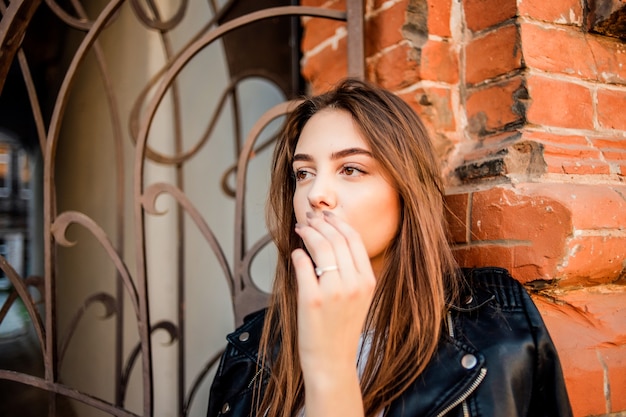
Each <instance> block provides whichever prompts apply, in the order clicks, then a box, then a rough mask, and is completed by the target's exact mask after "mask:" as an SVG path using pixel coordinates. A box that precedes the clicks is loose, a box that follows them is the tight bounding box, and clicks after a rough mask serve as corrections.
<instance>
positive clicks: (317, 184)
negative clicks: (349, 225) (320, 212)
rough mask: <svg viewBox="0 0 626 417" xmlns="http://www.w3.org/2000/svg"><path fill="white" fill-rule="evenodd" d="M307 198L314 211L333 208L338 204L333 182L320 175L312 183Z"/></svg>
mask: <svg viewBox="0 0 626 417" xmlns="http://www.w3.org/2000/svg"><path fill="white" fill-rule="evenodd" d="M307 198H308V199H309V204H310V205H311V208H313V209H328V208H333V207H335V205H336V204H337V196H336V193H335V189H334V187H333V184H332V180H330V179H329V178H325V177H324V176H322V175H318V176H316V177H315V179H314V180H313V181H312V183H311V188H310V189H309V193H308V196H307Z"/></svg>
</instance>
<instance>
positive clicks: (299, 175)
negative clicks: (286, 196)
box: [294, 169, 309, 181]
mask: <svg viewBox="0 0 626 417" xmlns="http://www.w3.org/2000/svg"><path fill="white" fill-rule="evenodd" d="M308 176H309V172H308V171H306V170H304V169H297V170H296V172H294V177H295V178H296V181H302V180H305V179H307V177H308Z"/></svg>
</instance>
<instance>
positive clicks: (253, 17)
mask: <svg viewBox="0 0 626 417" xmlns="http://www.w3.org/2000/svg"><path fill="white" fill-rule="evenodd" d="M292 15H300V16H315V17H326V18H331V19H337V20H345V17H346V13H345V12H341V11H336V10H328V9H322V8H318V7H302V6H284V7H275V8H270V9H266V10H261V11H257V12H253V13H250V14H248V15H245V16H241V17H239V18H236V19H233V20H231V21H229V22H226V23H225V24H223V25H221V26H219V27H217V28H216V29H215V30H213V31H211V32H209V33H206V34H204V35H203V36H201V37H200V38H199V39H198V40H197V41H195V42H194V43H193V44H191V45H190V46H189V47H188V48H187V49H185V50H184V51H183V52H182V53H181V54H180V55H179V56H178V57H177V59H176V60H175V61H174V62H172V64H171V66H170V67H169V68H168V69H167V71H166V73H165V74H164V75H163V78H162V80H161V83H160V85H159V86H158V87H157V89H156V91H155V93H154V95H153V97H152V99H151V100H150V102H149V103H148V106H147V109H146V112H145V116H144V120H143V123H141V125H140V127H139V131H138V135H137V146H136V149H137V152H136V154H135V163H134V167H135V172H134V189H135V192H134V193H135V201H139V198H138V197H140V196H141V195H142V193H143V179H142V178H143V176H142V173H143V165H144V158H143V155H144V152H145V148H146V143H147V137H148V132H149V129H150V126H151V124H152V120H153V119H154V116H155V114H156V110H157V108H158V106H159V104H160V102H161V101H162V99H163V97H164V95H165V92H166V91H167V89H168V88H169V85H170V83H171V82H172V80H173V79H174V78H175V77H176V76H177V75H178V74H179V73H180V71H181V70H182V68H183V67H184V66H185V65H186V64H187V63H188V62H189V61H190V60H191V58H193V57H194V56H195V55H196V54H197V53H198V52H199V51H200V50H202V49H204V47H206V46H207V45H209V44H210V43H211V42H213V41H214V40H216V39H218V38H219V37H221V36H222V35H224V34H225V33H227V32H229V31H231V30H234V29H236V28H237V27H240V26H243V25H246V24H249V23H252V22H255V21H259V20H263V19H269V18H272V17H277V16H292ZM144 216H145V214H144V212H143V210H142V207H141V203H139V204H136V205H135V219H136V228H137V236H138V239H137V252H136V253H137V255H138V257H139V258H138V259H137V264H138V265H141V266H142V267H141V269H140V270H139V273H140V274H141V276H139V277H138V279H139V281H140V282H147V281H146V279H145V253H144V251H145V241H144V237H143V235H142V230H143V227H144V226H143V225H144V223H145V217H144ZM236 221H239V219H236ZM235 227H236V229H235V230H242V229H241V223H239V224H236V226H235ZM237 240H238V241H237V242H236V245H235V258H234V259H235V265H237V263H238V262H239V261H240V260H241V259H242V258H243V254H242V251H243V248H242V247H241V246H240V243H241V239H237ZM236 268H237V269H239V271H238V272H241V270H240V267H237V266H236ZM235 276H236V277H238V278H239V277H242V275H239V274H235ZM236 287H237V286H235V288H236ZM146 292H147V289H146ZM243 294H244V296H251V297H253V298H254V300H250V301H254V304H255V305H256V304H259V299H262V300H263V301H264V296H263V295H262V294H261V293H260V292H256V293H251V292H250V291H247V292H245V293H243ZM231 296H232V297H233V300H235V299H239V298H241V296H237V297H235V294H234V293H231Z"/></svg>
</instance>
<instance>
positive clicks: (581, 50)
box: [520, 23, 598, 80]
mask: <svg viewBox="0 0 626 417" xmlns="http://www.w3.org/2000/svg"><path fill="white" fill-rule="evenodd" d="M520 32H521V38H522V48H523V55H524V61H525V62H526V65H527V66H528V67H530V68H537V69H540V70H542V71H546V72H551V73H557V74H566V75H571V76H575V77H578V78H581V79H589V80H596V79H597V78H598V75H597V69H596V68H595V65H594V58H593V56H592V51H591V48H590V47H589V44H588V43H587V40H586V38H585V36H584V34H583V33H581V32H579V31H578V30H576V29H571V28H559V27H546V26H539V25H538V24H533V23H523V24H522V25H521V26H520ZM563 45H567V47H566V48H564V47H563Z"/></svg>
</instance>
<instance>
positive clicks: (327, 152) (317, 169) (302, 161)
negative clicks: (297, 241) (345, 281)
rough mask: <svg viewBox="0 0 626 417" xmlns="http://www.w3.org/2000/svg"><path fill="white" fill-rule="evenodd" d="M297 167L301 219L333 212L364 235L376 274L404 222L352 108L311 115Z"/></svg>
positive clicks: (296, 157) (297, 154) (295, 200)
mask: <svg viewBox="0 0 626 417" xmlns="http://www.w3.org/2000/svg"><path fill="white" fill-rule="evenodd" d="M293 172H294V175H295V178H296V191H295V193H294V196H293V208H294V211H295V214H296V220H297V222H298V223H306V213H307V212H314V213H321V212H322V211H330V212H332V213H334V214H335V215H336V216H338V217H339V218H340V219H342V220H344V221H345V222H347V223H348V224H349V225H350V226H352V228H354V229H355V230H356V231H357V232H358V233H359V234H360V235H361V238H362V239H363V243H364V244H365V248H366V249H367V253H368V255H369V258H370V261H371V263H372V268H373V270H374V273H375V274H376V275H378V273H379V272H380V269H381V267H382V264H383V260H384V259H383V256H384V251H385V249H386V248H387V247H388V246H389V244H390V243H391V241H392V240H393V238H394V236H395V235H396V231H397V229H398V225H399V222H400V197H399V196H398V193H397V192H396V190H395V188H394V187H392V185H391V184H390V183H389V180H388V176H387V175H386V172H385V171H384V170H383V168H382V167H381V165H380V164H379V163H378V161H377V160H376V159H374V157H373V156H372V154H371V149H370V147H369V145H368V144H367V142H366V141H365V140H364V139H363V137H362V136H361V133H360V132H359V130H358V129H357V126H356V125H355V123H354V122H353V120H352V116H351V115H350V114H349V113H348V112H346V111H344V110H334V109H325V110H322V111H320V112H318V113H316V114H315V115H314V116H313V117H311V119H309V121H308V122H307V123H306V125H305V126H304V128H303V129H302V132H301V134H300V138H299V140H298V143H297V145H296V149H295V152H294V161H293Z"/></svg>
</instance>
